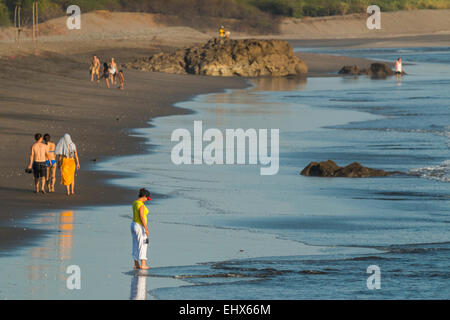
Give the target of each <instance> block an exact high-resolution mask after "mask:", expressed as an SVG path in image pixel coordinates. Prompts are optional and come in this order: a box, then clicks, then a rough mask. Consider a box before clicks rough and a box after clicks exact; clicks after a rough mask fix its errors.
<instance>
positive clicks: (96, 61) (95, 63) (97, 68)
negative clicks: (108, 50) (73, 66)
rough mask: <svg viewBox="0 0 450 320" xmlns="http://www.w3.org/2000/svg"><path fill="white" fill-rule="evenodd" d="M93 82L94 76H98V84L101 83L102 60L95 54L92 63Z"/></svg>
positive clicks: (92, 80)
mask: <svg viewBox="0 0 450 320" xmlns="http://www.w3.org/2000/svg"><path fill="white" fill-rule="evenodd" d="M90 70H91V82H94V74H95V75H97V82H100V60H99V59H98V58H97V55H95V54H94V56H93V57H92V62H91V67H90Z"/></svg>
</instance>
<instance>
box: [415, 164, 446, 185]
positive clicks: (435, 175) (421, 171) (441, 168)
mask: <svg viewBox="0 0 450 320" xmlns="http://www.w3.org/2000/svg"><path fill="white" fill-rule="evenodd" d="M408 173H410V174H413V175H418V176H420V177H422V178H426V179H434V180H438V181H443V182H450V160H445V161H444V162H442V163H440V164H439V165H437V166H429V167H423V168H417V169H411V170H410V171H409V172H408Z"/></svg>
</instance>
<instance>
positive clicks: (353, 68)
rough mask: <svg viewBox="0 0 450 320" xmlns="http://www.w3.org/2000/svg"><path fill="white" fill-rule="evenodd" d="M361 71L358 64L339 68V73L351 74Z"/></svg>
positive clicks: (357, 73)
mask: <svg viewBox="0 0 450 320" xmlns="http://www.w3.org/2000/svg"><path fill="white" fill-rule="evenodd" d="M360 73H361V69H359V67H358V66H343V67H342V68H341V70H339V74H349V75H355V76H356V75H359V74H360Z"/></svg>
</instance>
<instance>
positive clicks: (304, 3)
mask: <svg viewBox="0 0 450 320" xmlns="http://www.w3.org/2000/svg"><path fill="white" fill-rule="evenodd" d="M38 3H39V21H40V22H42V21H45V20H48V19H51V18H55V17H60V16H63V15H65V14H66V13H65V10H66V8H67V7H68V6H69V5H72V4H76V5H78V6H80V8H81V12H82V13H86V12H89V11H93V10H100V9H103V10H110V11H128V12H150V13H159V14H161V15H164V16H165V18H164V22H166V23H168V24H172V25H187V26H191V27H194V28H197V29H207V28H211V27H217V25H218V24H222V23H224V22H223V21H226V22H227V26H228V27H231V28H232V29H233V30H237V31H246V32H252V31H257V32H274V31H276V29H277V28H278V22H279V19H280V18H281V17H285V16H287V17H298V18H300V17H305V16H311V17H317V16H329V15H342V14H348V13H364V12H365V10H366V8H367V6H369V5H371V4H377V5H379V6H380V8H381V10H382V11H393V10H410V9H444V8H450V0H39V1H38ZM17 4H20V5H21V6H22V23H23V24H24V25H26V24H30V23H31V20H32V18H31V17H32V4H33V0H0V25H11V24H12V21H13V19H14V8H15V6H16V5H17Z"/></svg>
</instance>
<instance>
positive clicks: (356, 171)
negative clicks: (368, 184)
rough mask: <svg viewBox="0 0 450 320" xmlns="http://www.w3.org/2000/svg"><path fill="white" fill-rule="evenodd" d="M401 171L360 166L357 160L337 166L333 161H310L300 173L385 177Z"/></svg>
mask: <svg viewBox="0 0 450 320" xmlns="http://www.w3.org/2000/svg"><path fill="white" fill-rule="evenodd" d="M400 173H401V172H397V171H396V172H387V171H384V170H378V169H371V168H367V167H364V166H362V165H361V164H359V163H358V162H353V163H352V164H349V165H348V166H346V167H340V166H338V165H337V164H336V163H335V162H334V161H332V160H327V161H322V162H311V163H310V164H308V165H307V166H306V167H305V168H304V169H303V170H302V172H301V173H300V174H301V175H303V176H311V177H343V178H367V177H386V176H389V175H391V174H400Z"/></svg>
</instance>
